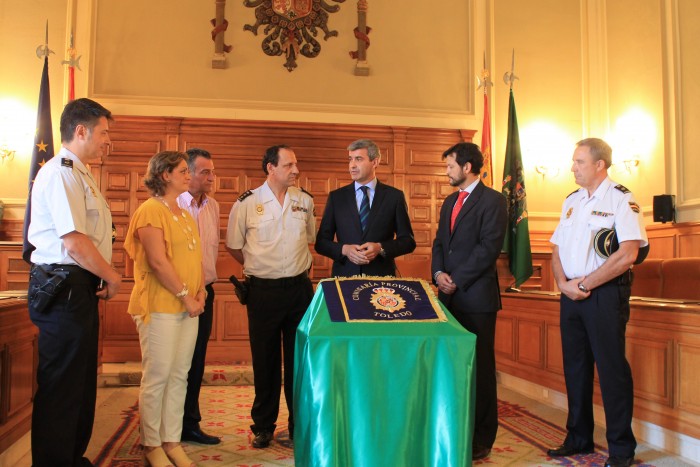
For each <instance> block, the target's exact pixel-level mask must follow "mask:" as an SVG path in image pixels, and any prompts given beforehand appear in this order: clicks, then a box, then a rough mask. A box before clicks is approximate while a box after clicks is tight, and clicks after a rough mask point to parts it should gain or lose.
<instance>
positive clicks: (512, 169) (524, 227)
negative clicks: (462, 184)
mask: <svg viewBox="0 0 700 467" xmlns="http://www.w3.org/2000/svg"><path fill="white" fill-rule="evenodd" d="M516 79H519V78H518V77H517V76H516V74H515V49H513V55H512V59H511V66H510V72H506V73H505V74H504V75H503V80H504V81H505V83H506V84H508V85H509V86H510V97H509V102H508V136H507V140H506V155H505V160H504V164H503V188H502V190H501V192H502V193H503V195H504V196H505V197H506V204H507V207H508V229H507V230H506V238H505V240H504V242H503V251H504V252H505V253H507V254H508V265H509V269H510V272H511V274H513V277H514V279H515V289H516V290H517V289H518V287H520V285H521V284H522V283H523V282H525V281H526V280H528V279H529V278H530V276H532V272H533V271H532V251H531V247H530V230H529V227H528V212H527V198H526V192H525V176H524V169H523V158H522V153H521V151H520V134H519V132H518V117H517V114H516V111H515V98H514V97H513V83H514V82H515V80H516Z"/></svg>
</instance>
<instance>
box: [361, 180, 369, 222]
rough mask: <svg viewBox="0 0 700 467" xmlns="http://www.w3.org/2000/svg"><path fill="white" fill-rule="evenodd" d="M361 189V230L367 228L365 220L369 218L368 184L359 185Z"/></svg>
mask: <svg viewBox="0 0 700 467" xmlns="http://www.w3.org/2000/svg"><path fill="white" fill-rule="evenodd" d="M360 190H362V201H361V202H360V224H361V225H362V231H363V232H364V231H365V230H367V220H368V219H369V194H368V193H367V191H368V190H369V187H368V186H361V187H360Z"/></svg>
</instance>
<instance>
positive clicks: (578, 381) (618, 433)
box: [547, 138, 649, 467]
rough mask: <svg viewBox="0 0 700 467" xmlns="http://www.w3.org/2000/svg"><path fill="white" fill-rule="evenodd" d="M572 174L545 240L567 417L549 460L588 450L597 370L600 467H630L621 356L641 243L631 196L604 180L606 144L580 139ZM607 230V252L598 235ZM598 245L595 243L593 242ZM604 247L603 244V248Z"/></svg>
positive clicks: (626, 372)
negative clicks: (602, 441)
mask: <svg viewBox="0 0 700 467" xmlns="http://www.w3.org/2000/svg"><path fill="white" fill-rule="evenodd" d="M572 159H573V165H572V167H571V171H572V172H573V173H574V176H575V178H576V183H577V184H578V185H580V186H581V188H580V189H578V190H577V191H575V192H573V193H571V194H570V195H569V196H568V197H567V198H566V200H565V201H564V206H563V209H562V214H561V219H560V221H559V225H558V226H557V229H556V230H555V231H554V235H552V238H551V242H552V243H553V244H554V248H553V252H552V270H553V273H554V278H555V279H556V281H557V286H558V287H559V289H560V290H561V304H560V305H561V314H560V326H561V340H562V351H563V357H564V377H565V379H566V390H567V397H568V406H569V415H568V419H567V422H566V428H567V436H566V439H565V440H564V442H563V443H562V445H561V446H559V447H557V448H554V449H550V450H549V451H548V452H547V453H548V454H549V455H550V456H553V457H557V456H572V455H575V454H580V453H589V452H593V449H594V444H593V427H594V423H593V376H594V370H593V368H594V365H595V366H596V367H597V369H598V376H599V380H600V390H601V394H602V396H603V408H604V410H605V420H606V425H607V431H606V437H607V441H608V452H609V456H610V457H608V459H607V461H606V463H605V465H606V467H607V466H610V467H616V466H629V465H631V464H632V463H633V461H634V451H635V448H636V446H637V442H636V440H635V437H634V434H633V433H632V408H633V405H634V394H633V392H632V373H631V370H630V366H629V363H628V362H627V359H626V357H625V328H626V325H627V321H628V320H629V314H630V307H629V298H630V292H631V285H632V273H631V270H630V268H631V266H632V264H633V263H634V262H635V260H636V259H637V256H638V253H639V249H640V247H646V246H647V245H648V243H649V242H648V240H647V234H646V231H645V229H644V221H643V218H642V213H641V210H640V208H639V205H638V204H637V203H636V202H635V200H634V197H633V196H632V193H630V191H629V190H628V189H627V188H625V187H624V186H622V185H619V184H617V183H615V182H613V181H612V180H611V179H610V178H609V177H608V168H609V167H610V165H611V164H612V149H611V148H610V146H608V144H607V143H605V141H603V140H601V139H598V138H588V139H584V140H582V141H579V142H578V143H577V144H576V149H575V151H574V155H573V158H572ZM607 229H613V230H614V231H615V235H616V237H617V242H618V249H617V251H615V252H612V251H611V249H609V248H608V245H606V244H605V243H606V242H605V237H606V236H607V235H606V236H601V235H599V232H601V231H602V232H603V233H606V234H607V233H608V231H607ZM601 239H603V242H599V243H597V244H596V240H601ZM608 243H609V242H608Z"/></svg>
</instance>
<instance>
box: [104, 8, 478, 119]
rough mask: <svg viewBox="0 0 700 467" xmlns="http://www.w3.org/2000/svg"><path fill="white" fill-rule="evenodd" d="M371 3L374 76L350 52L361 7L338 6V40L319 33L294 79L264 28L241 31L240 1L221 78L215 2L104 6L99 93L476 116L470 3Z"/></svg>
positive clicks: (333, 18)
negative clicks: (266, 48) (268, 44)
mask: <svg viewBox="0 0 700 467" xmlns="http://www.w3.org/2000/svg"><path fill="white" fill-rule="evenodd" d="M329 3H332V1H329ZM369 3H370V7H369V8H370V10H369V21H368V22H369V24H370V26H373V27H374V29H373V31H372V32H371V33H370V39H371V42H372V43H371V46H370V48H369V50H368V57H369V62H370V66H371V78H366V77H358V76H355V75H354V74H353V67H354V60H352V59H351V58H350V56H349V54H348V52H349V51H350V50H355V49H356V48H357V47H356V44H357V41H356V40H355V38H354V36H353V34H352V29H353V28H354V26H355V25H356V23H357V13H356V5H355V2H346V3H342V4H339V5H340V6H341V9H340V11H339V12H338V13H332V14H330V15H329V16H330V19H329V26H330V28H331V29H335V30H337V31H338V32H339V35H338V37H331V38H329V39H328V40H327V41H325V40H323V39H322V36H323V32H322V31H321V30H319V36H317V40H318V41H319V43H320V44H321V53H320V55H319V56H318V57H316V58H313V59H309V58H306V57H303V56H302V57H300V58H299V59H298V60H297V64H298V67H297V68H296V69H295V70H294V71H293V72H289V71H287V70H286V69H285V68H284V67H283V66H282V65H283V64H284V58H283V57H282V56H279V57H268V56H267V55H264V54H263V53H262V50H261V43H262V40H263V38H264V37H265V34H264V28H265V26H261V27H260V29H259V31H258V35H257V36H254V35H253V34H252V33H251V32H249V31H243V25H244V24H250V23H253V22H254V11H255V10H254V9H252V8H247V7H245V6H244V5H243V2H240V1H229V2H228V3H227V6H226V17H227V18H228V20H229V29H228V31H227V33H226V43H229V44H231V45H233V52H232V53H231V54H229V55H228V63H229V67H228V68H227V69H224V70H215V69H212V68H211V65H210V64H211V58H212V53H213V42H212V40H211V38H210V37H209V32H210V30H211V26H210V25H209V19H210V18H212V15H213V12H214V9H213V2H172V1H171V0H149V1H148V2H143V1H142V0H102V1H100V2H98V4H97V8H96V18H97V25H98V27H97V31H96V35H95V38H96V44H95V48H94V57H95V58H94V64H95V68H94V75H93V76H94V82H93V92H94V93H95V95H96V96H105V97H107V96H110V97H111V96H132V97H135V98H149V97H155V98H162V99H191V100H195V101H197V100H200V101H224V103H231V104H233V103H235V104H236V105H238V106H243V107H245V106H246V105H245V103H246V102H249V103H250V104H249V105H253V106H254V105H255V104H256V103H257V104H260V105H262V104H268V105H270V106H272V107H282V108H288V109H289V108H291V107H293V106H301V107H302V108H306V109H308V108H314V107H316V108H317V107H319V106H321V107H322V106H328V105H330V106H338V107H339V108H340V109H342V107H343V106H353V107H360V108H361V109H363V111H368V110H369V111H373V109H376V108H379V109H394V110H393V112H397V111H398V112H401V109H406V110H412V111H414V112H415V111H418V112H447V113H456V112H459V113H461V114H462V115H463V114H465V113H467V114H469V113H473V110H472V108H473V102H472V100H473V98H474V95H473V93H472V92H469V93H468V92H467V91H468V87H467V86H468V84H469V83H470V82H472V81H473V76H472V75H473V73H472V72H471V68H470V66H469V63H470V62H469V59H470V50H469V48H468V44H469V43H470V34H469V33H470V31H469V28H468V27H465V26H466V25H468V24H469V15H470V12H469V5H470V3H471V2H469V1H466V2H465V1H464V0H447V1H444V2H441V4H442V6H441V8H439V9H438V8H427V6H426V2H424V1H421V0H403V1H402V2H401V7H400V9H401V12H400V13H398V12H396V11H394V10H395V9H396V4H394V3H392V2H373V1H370V2H369ZM446 15H449V16H446ZM154 18H158V20H157V21H154ZM446 18H447V19H446ZM426 25H441V26H438V27H431V28H429V29H428V28H425V26H426ZM443 26H444V27H443ZM388 91H390V92H388ZM214 105H220V104H216V103H214ZM375 111H376V110H375Z"/></svg>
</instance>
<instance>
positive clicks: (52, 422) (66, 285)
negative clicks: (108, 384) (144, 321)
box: [27, 99, 121, 467]
mask: <svg viewBox="0 0 700 467" xmlns="http://www.w3.org/2000/svg"><path fill="white" fill-rule="evenodd" d="M111 119H112V115H111V113H110V112H109V110H107V109H105V108H104V107H102V106H101V105H100V104H98V103H97V102H94V101H92V100H90V99H77V100H74V101H71V102H69V103H68V104H67V105H66V107H65V109H64V110H63V114H62V115H61V125H60V128H61V142H62V145H63V147H62V148H61V151H60V152H59V153H58V154H57V155H56V157H54V158H52V159H51V160H49V161H48V162H47V163H46V164H44V166H43V167H42V168H41V170H39V172H38V174H37V176H36V179H35V181H34V187H33V189H32V195H31V196H32V202H31V213H30V216H31V217H30V219H31V220H30V224H29V229H28V234H27V236H28V240H29V242H30V243H31V244H32V245H33V246H34V247H35V248H36V249H35V250H34V251H33V252H32V254H31V262H32V269H31V277H30V282H29V315H30V317H31V319H32V322H33V323H34V324H35V325H36V326H37V327H38V328H39V342H38V346H39V365H38V369H37V391H36V395H35V396H34V411H33V413H32V464H33V465H34V466H35V467H38V466H59V465H60V466H89V465H92V464H91V463H90V461H89V460H88V459H87V458H85V457H84V456H83V455H84V454H85V451H86V449H87V447H88V443H89V441H90V437H91V435H92V425H93V421H94V418H95V398H96V391H97V339H98V332H99V318H98V314H97V304H98V299H99V298H102V299H105V300H109V299H110V298H112V297H114V296H115V295H116V294H117V292H118V291H119V288H120V286H121V276H120V275H119V273H118V272H117V271H115V270H114V269H113V268H112V267H111V265H110V262H111V260H112V216H111V214H110V212H109V207H108V206H107V202H106V201H105V199H104V197H103V196H102V193H100V188H99V186H98V185H97V183H96V181H95V179H94V178H93V177H92V174H91V173H90V170H89V169H88V168H87V167H86V163H87V162H88V161H89V160H91V159H99V158H101V157H103V156H106V155H107V150H108V147H109V141H110V140H109V122H110V120H111Z"/></svg>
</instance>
